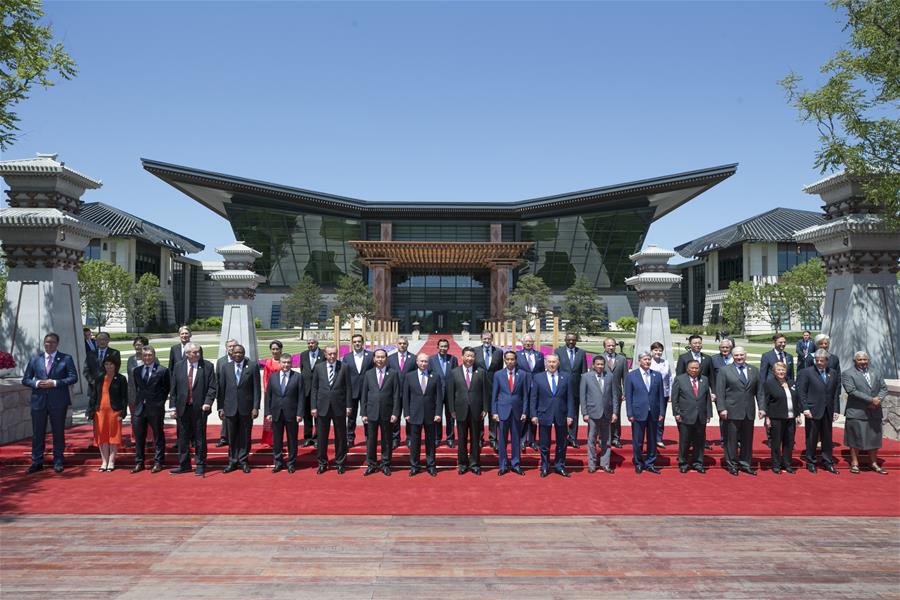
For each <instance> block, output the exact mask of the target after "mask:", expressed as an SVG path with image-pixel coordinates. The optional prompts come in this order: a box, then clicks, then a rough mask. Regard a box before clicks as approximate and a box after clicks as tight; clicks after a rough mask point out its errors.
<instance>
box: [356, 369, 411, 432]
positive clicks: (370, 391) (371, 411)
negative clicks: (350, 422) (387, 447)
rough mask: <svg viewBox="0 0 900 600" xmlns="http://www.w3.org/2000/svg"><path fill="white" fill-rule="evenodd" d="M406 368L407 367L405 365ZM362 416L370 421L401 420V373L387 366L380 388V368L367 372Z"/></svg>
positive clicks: (361, 410)
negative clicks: (395, 418)
mask: <svg viewBox="0 0 900 600" xmlns="http://www.w3.org/2000/svg"><path fill="white" fill-rule="evenodd" d="M404 366H405V365H404ZM361 402H362V404H361V407H360V414H362V416H364V417H367V418H368V419H369V421H373V422H375V421H390V419H391V417H392V416H394V417H397V418H398V419H399V418H400V410H401V409H402V405H401V403H400V372H399V371H392V370H391V369H389V368H388V367H387V365H385V368H384V379H383V380H382V382H381V387H378V367H374V368H372V369H369V370H368V371H366V374H365V376H364V379H363V387H362V399H361Z"/></svg>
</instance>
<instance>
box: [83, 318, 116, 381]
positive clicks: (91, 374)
mask: <svg viewBox="0 0 900 600" xmlns="http://www.w3.org/2000/svg"><path fill="white" fill-rule="evenodd" d="M95 343H96V350H94V351H93V352H88V353H86V354H85V357H84V371H83V374H84V378H85V380H86V381H87V384H88V390H90V393H93V390H94V384H95V383H96V381H97V378H98V377H100V376H101V375H103V361H104V360H105V359H106V357H107V356H109V357H111V358H112V359H113V360H115V361H116V362H117V363H118V364H122V353H121V352H119V351H118V350H116V349H115V348H110V347H109V334H108V333H106V332H105V331H102V332H100V333H98V334H97V337H96V339H95Z"/></svg>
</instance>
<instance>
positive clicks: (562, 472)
mask: <svg viewBox="0 0 900 600" xmlns="http://www.w3.org/2000/svg"><path fill="white" fill-rule="evenodd" d="M554 471H556V474H557V475H562V476H563V477H571V475H569V472H568V471H566V470H565V469H554ZM523 475H524V473H523Z"/></svg>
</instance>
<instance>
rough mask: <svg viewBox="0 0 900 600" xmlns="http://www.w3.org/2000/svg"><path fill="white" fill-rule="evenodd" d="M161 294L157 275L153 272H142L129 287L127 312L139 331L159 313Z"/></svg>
mask: <svg viewBox="0 0 900 600" xmlns="http://www.w3.org/2000/svg"><path fill="white" fill-rule="evenodd" d="M162 300H163V295H162V291H160V289H159V277H157V276H156V275H154V274H153V273H144V274H143V275H141V277H140V279H138V280H137V283H135V284H134V285H133V286H132V288H131V302H130V306H129V312H130V313H131V318H132V319H134V325H135V327H137V328H138V331H140V329H141V327H146V326H147V325H149V324H150V322H151V321H153V320H154V319H155V318H156V317H157V316H158V315H159V305H160V304H161V303H162Z"/></svg>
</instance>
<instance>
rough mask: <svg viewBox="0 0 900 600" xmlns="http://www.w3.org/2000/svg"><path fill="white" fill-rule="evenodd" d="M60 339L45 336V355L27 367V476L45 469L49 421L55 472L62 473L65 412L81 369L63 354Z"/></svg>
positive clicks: (30, 362) (70, 402) (69, 357)
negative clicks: (28, 449)
mask: <svg viewBox="0 0 900 600" xmlns="http://www.w3.org/2000/svg"><path fill="white" fill-rule="evenodd" d="M58 348H59V336H58V335H57V334H55V333H48V334H47V335H45V336H44V352H43V353H42V354H38V355H36V356H32V357H31V359H29V361H28V365H27V366H26V367H25V373H24V375H23V376H22V385H24V386H25V387H29V388H31V432H32V435H31V466H29V467H28V470H27V471H26V472H27V473H35V472H37V471H40V470H41V469H43V468H44V438H45V436H46V434H47V418H48V417H49V418H50V431H51V432H53V470H54V471H55V472H57V473H61V472H62V470H63V450H65V447H66V433H65V430H66V413H67V412H68V410H69V405H70V404H72V398H71V396H70V395H69V386H70V385H74V384H75V383H77V382H78V370H77V369H76V367H75V361H74V360H73V359H72V357H71V356H69V355H68V354H65V353H63V352H60V351H59V350H58Z"/></svg>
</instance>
